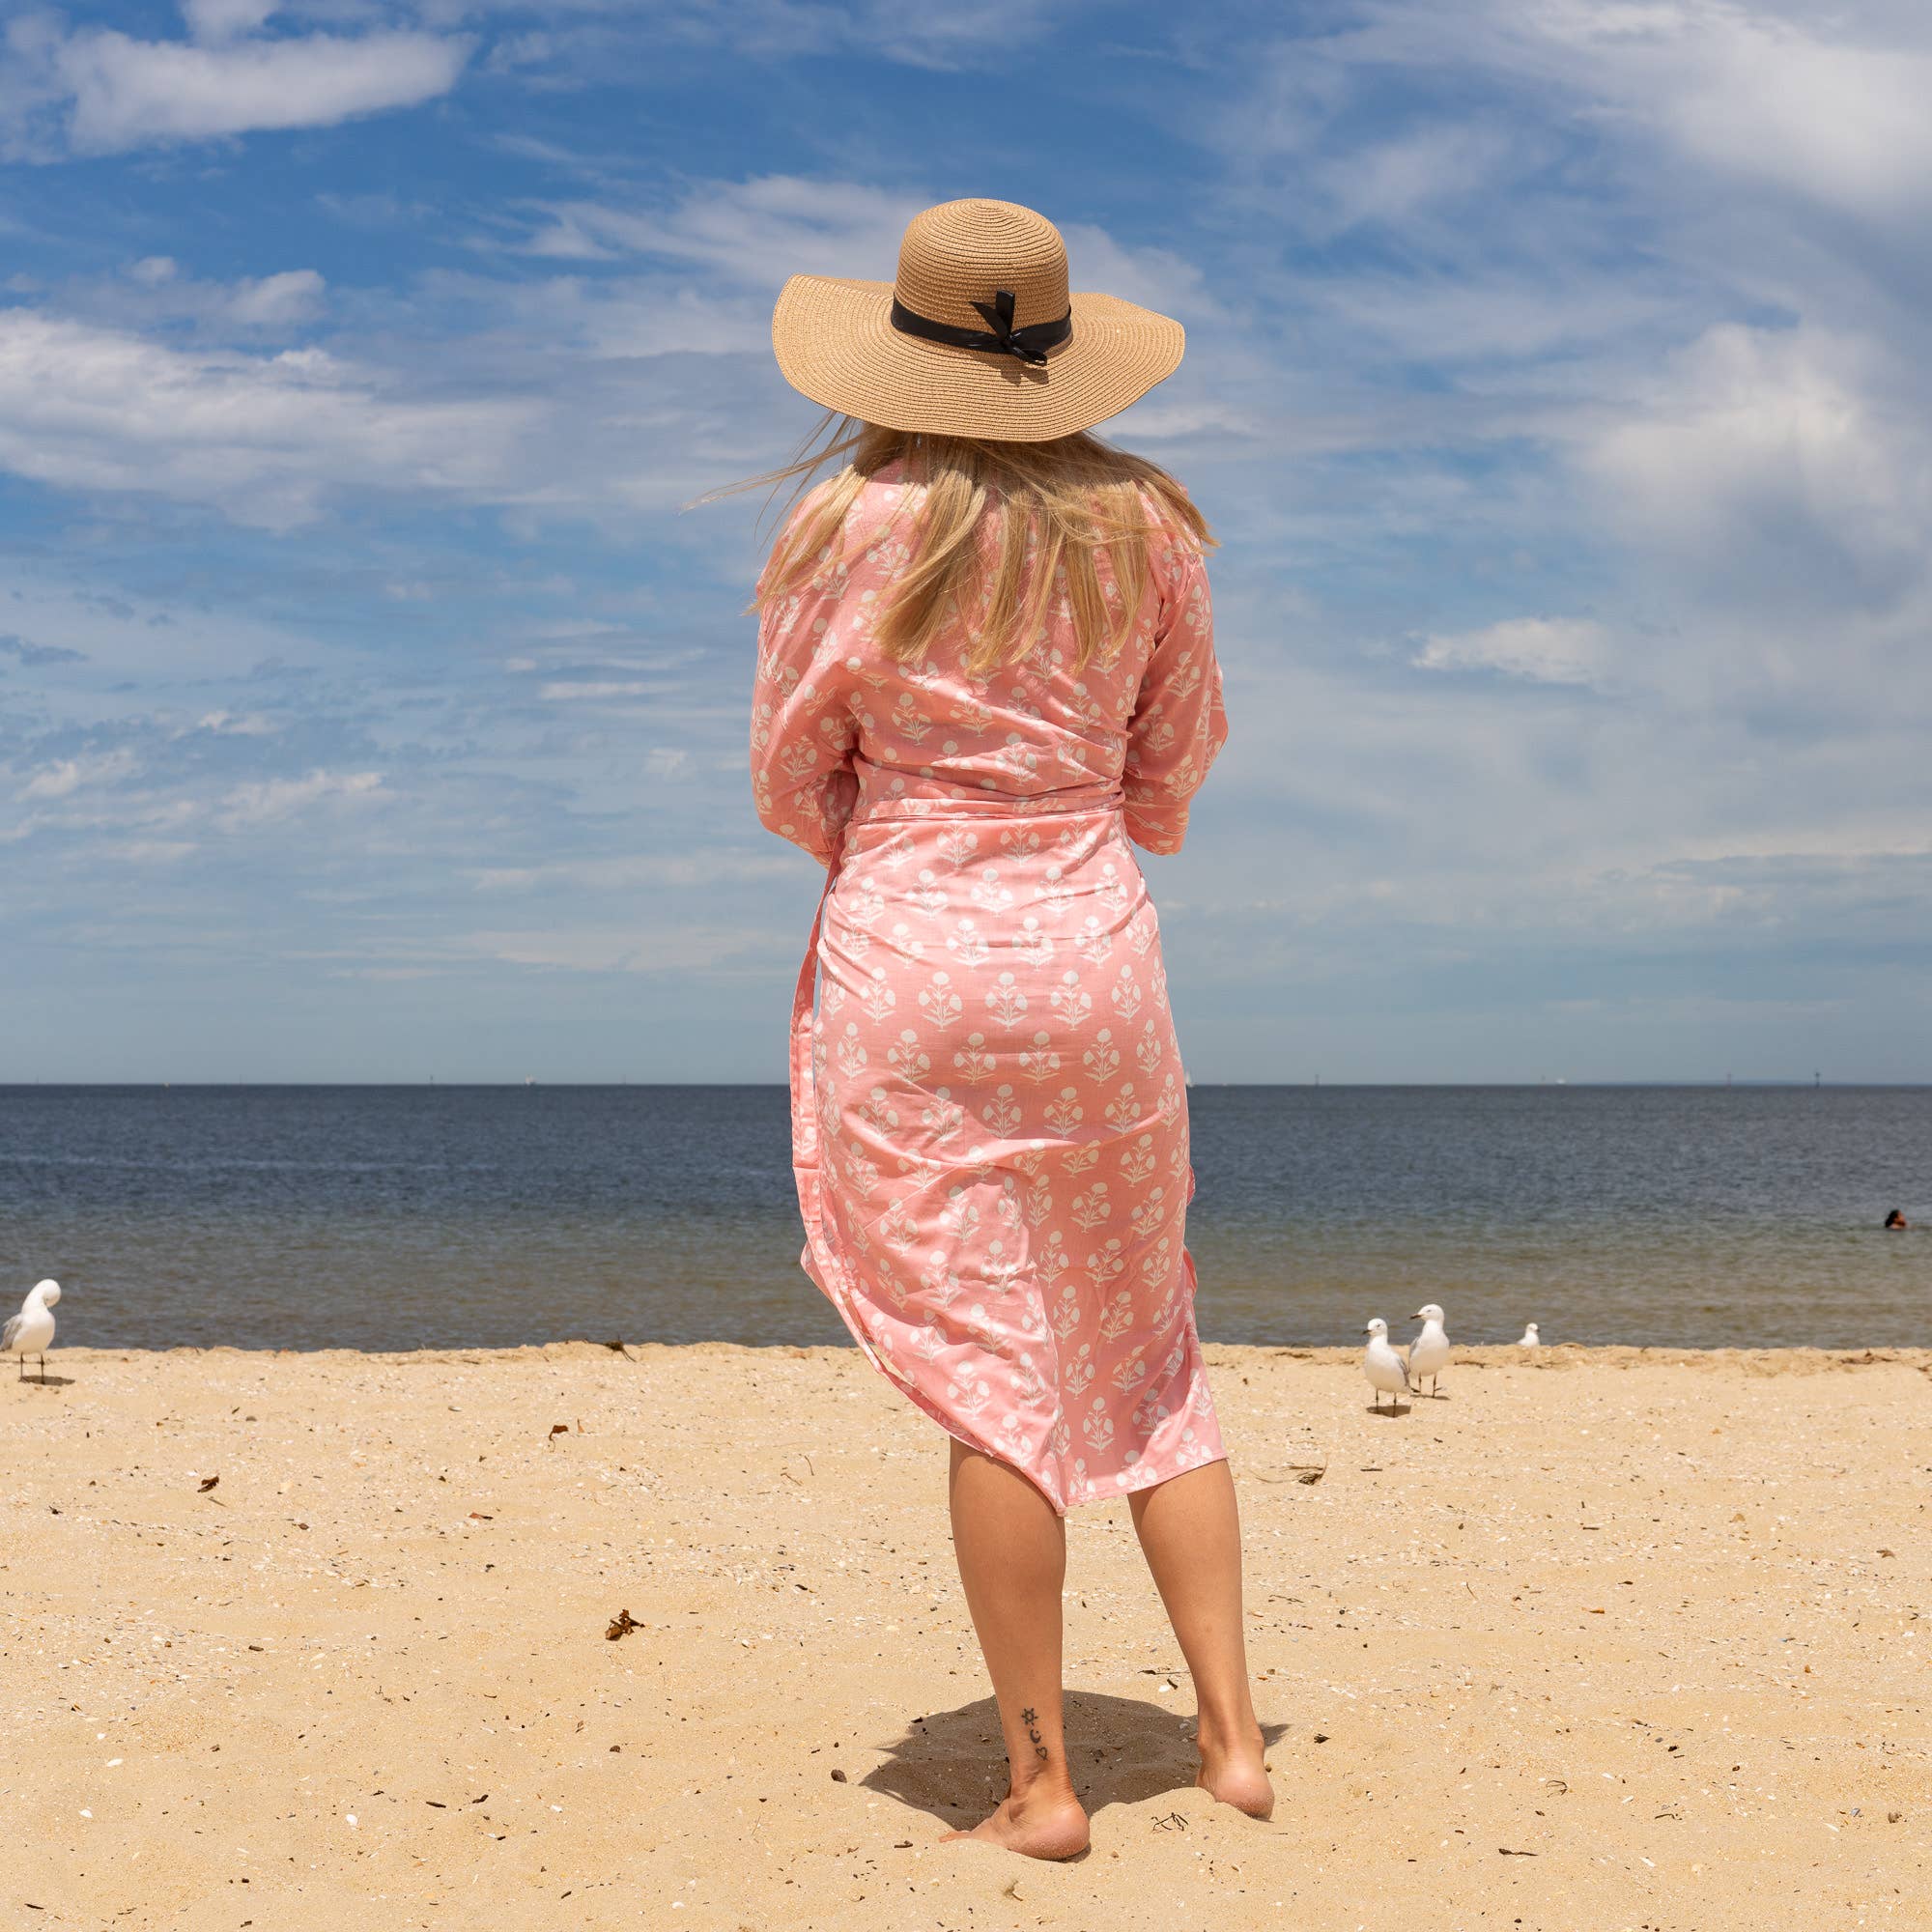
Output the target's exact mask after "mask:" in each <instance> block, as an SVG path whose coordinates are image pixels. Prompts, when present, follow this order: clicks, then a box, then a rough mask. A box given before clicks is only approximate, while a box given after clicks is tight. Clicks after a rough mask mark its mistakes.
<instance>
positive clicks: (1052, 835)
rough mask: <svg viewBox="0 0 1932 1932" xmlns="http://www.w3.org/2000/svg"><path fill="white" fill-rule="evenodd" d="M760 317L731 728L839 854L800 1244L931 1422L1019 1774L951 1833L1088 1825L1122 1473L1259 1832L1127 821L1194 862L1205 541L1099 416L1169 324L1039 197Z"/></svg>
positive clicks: (809, 1023)
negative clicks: (1090, 1565) (1091, 1626)
mask: <svg viewBox="0 0 1932 1932" xmlns="http://www.w3.org/2000/svg"><path fill="white" fill-rule="evenodd" d="M773 339H774V343H775V346H776V348H777V352H778V357H779V363H780V366H781V369H782V370H783V373H784V375H785V378H786V380H787V381H788V382H790V383H791V384H792V385H793V386H794V387H795V388H797V389H800V390H801V391H803V392H804V393H805V394H806V395H807V396H809V397H810V398H811V399H812V400H814V401H816V402H818V403H820V404H822V405H824V406H825V407H826V408H827V409H829V410H830V411H832V412H834V414H833V416H832V417H831V418H830V419H829V420H828V423H827V427H826V430H825V432H824V434H823V436H822V438H821V439H820V440H819V441H818V443H817V446H816V449H815V452H814V451H809V452H808V454H807V455H806V457H805V458H803V459H802V460H801V461H800V462H799V463H797V464H795V465H793V466H792V467H791V468H790V469H786V470H784V471H782V472H781V477H784V478H795V479H797V481H798V487H799V489H800V490H801V491H802V492H806V494H805V495H804V497H803V500H802V501H801V502H800V503H799V505H798V507H797V508H796V510H795V511H794V513H793V514H792V516H791V517H790V519H789V521H788V523H787V525H786V526H785V528H784V530H783V533H782V534H781V536H780V538H779V540H778V543H777V545H776V547H775V548H774V550H773V552H772V555H771V560H770V561H769V563H768V564H767V565H766V567H765V571H764V575H763V577H762V578H761V579H760V581H759V585H758V605H759V611H760V628H759V651H758V671H757V688H756V695H755V698H754V701H753V721H752V768H753V787H754V791H755V795H756V799H757V807H758V812H759V816H760V817H761V818H762V819H763V821H764V822H765V824H766V825H767V826H769V827H770V828H771V829H772V830H773V831H775V832H777V833H780V834H781V835H782V836H783V837H784V838H789V839H791V840H792V841H793V842H794V843H795V844H798V845H801V846H803V847H804V848H805V849H806V850H807V851H808V852H810V853H811V855H812V856H813V857H814V858H816V859H818V860H820V861H821V862H822V863H823V864H824V865H825V866H826V867H827V879H826V892H825V896H824V898H823V900H822V901H821V904H820V910H819V918H818V921H817V922H816V923H815V924H814V926H813V931H812V937H811V941H810V945H809V947H808V950H807V953H806V959H805V965H804V968H803V970H802V971H801V973H800V975H799V981H798V992H797V998H796V1002H795V1005H794V1009H793V1014H792V1068H791V1072H792V1141H793V1159H794V1164H795V1168H796V1172H797V1179H798V1194H799V1206H800V1209H801V1211H802V1212H803V1215H804V1219H805V1228H806V1246H805V1253H804V1255H803V1257H802V1259H803V1261H804V1264H805V1267H806V1268H807V1270H808V1271H809V1272H810V1275H811V1277H812V1279H813V1280H814V1281H816V1282H817V1283H818V1285H819V1286H820V1287H821V1288H822V1289H823V1290H824V1291H825V1293H827V1294H828V1295H829V1296H830V1297H831V1299H832V1301H833V1302H834V1304H835V1305H836V1306H837V1307H838V1312H839V1314H840V1315H841V1316H843V1318H844V1320H845V1321H846V1323H847V1325H848V1326H849V1327H850V1328H851V1330H852V1333H853V1335H854V1336H855V1338H856V1339H857V1341H858V1343H859V1346H860V1348H861V1349H862V1350H865V1352H866V1355H867V1358H868V1359H869V1360H870V1361H871V1362H872V1363H873V1365H874V1366H875V1367H877V1368H879V1369H881V1370H882V1371H883V1372H884V1373H885V1374H886V1375H887V1376H888V1377H889V1378H891V1379H892V1380H893V1381H894V1382H895V1383H896V1384H897V1385H898V1387H899V1388H900V1389H901V1390H902V1391H903V1392H904V1393H905V1394H906V1395H907V1396H908V1397H910V1399H911V1400H912V1401H913V1402H914V1403H916V1404H917V1405H918V1406H920V1407H921V1408H923V1409H924V1410H925V1411H926V1413H928V1414H929V1415H931V1416H932V1417H934V1418H935V1419H936V1420H937V1421H938V1422H939V1423H941V1424H942V1425H943V1426H944V1427H945V1428H946V1430H947V1431H948V1432H949V1433H950V1435H952V1479H951V1499H952V1536H953V1545H954V1548H955V1550H956V1552H957V1555H958V1560H959V1574H960V1580H961V1582H962V1583H963V1585H964V1587H965V1594H966V1602H967V1605H968V1607H969V1608H970V1610H971V1612H972V1616H973V1623H974V1627H975V1629H976V1630H977V1631H978V1633H979V1636H980V1644H981V1647H982V1648H983V1649H984V1651H985V1655H986V1663H987V1667H988V1669H989V1672H990V1674H991V1677H992V1681H993V1690H994V1693H995V1696H996V1697H997V1699H998V1703H999V1710H1000V1721H1001V1725H1002V1728H1003V1730H1004V1732H1005V1736H1006V1744H1007V1754H1008V1757H1009V1762H1010V1767H1011V1791H1010V1794H1009V1797H1008V1798H1007V1799H1006V1800H1005V1802H1004V1803H1003V1804H1001V1805H1000V1806H999V1808H998V1809H997V1810H996V1811H995V1812H994V1813H993V1814H992V1816H991V1817H989V1818H988V1819H986V1820H985V1821H984V1822H983V1823H982V1824H981V1825H980V1826H979V1827H978V1828H977V1830H976V1832H975V1833H973V1835H975V1836H978V1837H983V1838H987V1839H990V1840H992V1841H993V1842H995V1843H998V1844H1001V1845H1005V1846H1007V1847H1009V1849H1011V1850H1014V1851H1020V1852H1026V1853H1030V1854H1032V1855H1034V1856H1036V1857H1042V1858H1067V1857H1071V1856H1073V1855H1074V1854H1076V1853H1078V1852H1079V1851H1081V1850H1082V1849H1084V1848H1085V1846H1086V1844H1087V1816H1086V1813H1085V1811H1084V1810H1083V1808H1082V1806H1081V1804H1080V1801H1079V1797H1078V1795H1077V1794H1076V1792H1075V1790H1074V1786H1073V1781H1072V1777H1071V1775H1070V1772H1069V1770H1068V1766H1067V1761H1066V1749H1065V1740H1064V1737H1063V1733H1062V1703H1061V1588H1062V1585H1063V1582H1064V1580H1065V1562H1066V1544H1065V1524H1064V1521H1063V1516H1064V1513H1065V1510H1066V1508H1067V1506H1068V1505H1069V1504H1072V1503H1080V1502H1093V1501H1098V1500H1100V1499H1102V1498H1104V1497H1108V1496H1122V1495H1124V1496H1125V1497H1127V1499H1128V1501H1129V1504H1130V1506H1131V1509H1132V1512H1133V1520H1134V1527H1135V1529H1136V1530H1137V1531H1138V1533H1139V1536H1140V1540H1141V1547H1142V1548H1143V1549H1144V1550H1145V1551H1146V1554H1147V1558H1148V1563H1149V1565H1150V1567H1151V1570H1152V1572H1153V1576H1154V1580H1155V1582H1156V1583H1157V1585H1158V1586H1159V1589H1160V1594H1161V1600H1162V1602H1163V1603H1164V1604H1165V1605H1166V1607H1167V1611H1168V1615H1169V1616H1170V1618H1171V1619H1172V1621H1173V1624H1174V1630H1175V1634H1176V1636H1177V1637H1178V1638H1179V1642H1180V1647H1181V1650H1182V1652H1183V1654H1184V1655H1185V1657H1186V1659H1187V1663H1188V1668H1189V1670H1190V1671H1191V1672H1192V1674H1193V1680H1194V1688H1195V1692H1196V1695H1197V1698H1198V1700H1199V1709H1200V1727H1199V1747H1200V1752H1201V1773H1200V1782H1201V1783H1202V1784H1203V1785H1204V1786H1206V1787H1207V1789H1208V1790H1209V1791H1210V1792H1212V1793H1213V1794H1214V1795H1215V1796H1216V1797H1217V1798H1220V1799H1223V1800H1225V1801H1226V1802H1228V1803H1230V1804H1236V1805H1238V1806H1239V1807H1240V1808H1241V1809H1242V1810H1244V1811H1247V1812H1250V1813H1252V1814H1253V1815H1254V1816H1256V1817H1262V1818H1265V1817H1266V1816H1268V1815H1269V1813H1270V1811H1271V1810H1272V1808H1273V1804H1274V1794H1273V1791H1272V1790H1271V1788H1270V1786H1269V1784H1268V1778H1267V1773H1266V1771H1265V1769H1264V1765H1263V1761H1262V1736H1261V1731H1260V1727H1259V1725H1258V1724H1257V1722H1256V1719H1255V1713H1254V1706H1253V1703H1252V1701H1251V1698H1250V1694H1249V1688H1248V1676H1247V1661H1246V1655H1245V1651H1244V1646H1243V1640H1242V1623H1241V1553H1240V1527H1239V1521H1238V1518H1237V1515H1236V1503H1235V1488H1234V1483H1233V1480H1232V1478H1231V1476H1230V1474H1229V1469H1228V1463H1227V1461H1226V1457H1225V1452H1224V1450H1223V1448H1222V1444H1221V1435H1220V1431H1219V1428H1218V1426H1217V1424H1216V1422H1215V1417H1214V1407H1213V1404H1212V1402H1211V1400H1210V1398H1209V1396H1208V1380H1207V1374H1206V1370H1205V1367H1204V1365H1203V1362H1202V1358H1201V1347H1200V1341H1199V1338H1198V1336H1197V1334H1196V1331H1195V1323H1194V1285H1195V1284H1194V1264H1193V1262H1192V1260H1191V1258H1190V1257H1189V1255H1188V1253H1187V1249H1186V1246H1185V1243H1184V1230H1185V1222H1186V1210H1187V1202H1188V1199H1189V1197H1190V1196H1191V1195H1192V1193H1193V1191H1194V1176H1193V1170H1192V1168H1191V1166H1190V1164H1189V1159H1188V1140H1187V1096H1186V1091H1185V1075H1184V1074H1183V1072H1182V1069H1181V1063H1180V1055H1179V1049H1178V1047H1177V1045H1176V1041H1175V1036H1174V1028H1173V1022H1172V1019H1171V1017H1170V1014H1169V1011H1168V1002H1167V983H1166V975H1165V972H1164V971H1163V968H1162V964H1161V952H1160V935H1159V929H1158V926H1157V924H1156V923H1155V918H1154V910H1153V906H1152V903H1151V900H1150V899H1149V897H1148V893H1147V887H1146V884H1145V882H1144V881H1143V879H1142V876H1141V872H1140V867H1139V866H1138V864H1137V863H1136V861H1135V859H1134V856H1133V853H1132V851H1131V849H1130V847H1129V845H1128V840H1129V839H1130V838H1131V839H1132V840H1133V841H1134V842H1136V843H1138V844H1140V845H1142V846H1144V847H1145V848H1146V849H1147V850H1149V851H1151V852H1177V851H1179V849H1180V843H1181V838H1182V837H1183V834H1184V832H1185V830H1186V823H1187V808H1188V800H1189V799H1190V798H1191V796H1192V795H1193V793H1194V792H1195V790H1196V789H1197V788H1198V787H1199V785H1200V783H1201V781H1202V780H1203V779H1204V778H1205V777H1206V776H1207V773H1208V766H1209V764H1210V763H1211V762H1212V761H1213V758H1214V755H1215V753H1217V752H1218V751H1219V750H1220V747H1221V743H1222V740H1223V738H1224V737H1225V736H1226V731H1227V724H1226V719H1225V717H1224V715H1223V712H1222V707H1221V680H1220V673H1219V670H1218V668H1216V665H1215V661H1214V651H1213V637H1212V628H1211V620H1210V616H1209V611H1208V580H1207V576H1206V573H1205V570H1204V567H1203V562H1202V553H1203V550H1204V548H1205V547H1206V546H1207V545H1208V543H1209V542H1210V541H1211V539H1210V538H1209V537H1208V531H1207V526H1206V525H1205V524H1204V523H1203V521H1202V518H1201V516H1200V514H1199V512H1198V511H1196V510H1195V508H1194V506H1193V504H1192V503H1191V502H1190V501H1189V500H1188V498H1187V497H1186V495H1185V494H1184V493H1183V492H1182V490H1181V489H1180V487H1179V485H1178V484H1177V483H1176V482H1175V481H1174V480H1173V478H1171V477H1170V476H1168V475H1166V474H1165V473H1164V472H1163V471H1162V470H1160V469H1156V468H1155V467H1154V466H1153V465H1152V464H1151V463H1147V462H1144V461H1142V460H1141V459H1139V458H1137V457H1132V456H1128V455H1126V454H1124V453H1122V451H1119V450H1116V449H1113V448H1110V447H1109V446H1108V445H1107V444H1105V443H1103V442H1100V441H1099V440H1096V439H1094V438H1093V437H1091V436H1089V435H1088V434H1087V433H1086V432H1087V431H1088V430H1089V429H1090V428H1091V427H1092V426H1093V425H1094V424H1095V423H1097V422H1100V421H1102V420H1103V419H1105V418H1106V417H1108V416H1111V415H1114V414H1116V413H1117V412H1119V411H1121V410H1122V409H1124V408H1125V407H1126V406H1127V405H1128V404H1129V403H1131V402H1132V401H1133V400H1134V399H1135V398H1136V397H1138V396H1140V395H1143V394H1144V393H1145V392H1146V391H1147V390H1148V389H1150V388H1151V387H1152V386H1153V385H1154V384H1156V383H1158V382H1160V381H1161V380H1162V379H1163V378H1165V377H1166V376H1168V375H1170V374H1171V373H1172V372H1173V370H1174V368H1175V367H1176V365H1177V364H1178V363H1179V360H1180V355H1181V346H1182V336H1181V330H1180V327H1179V324H1177V323H1174V322H1171V321H1169V320H1168V319H1167V318H1166V317H1164V316H1159V315H1155V314H1153V313H1151V311H1149V310H1147V309H1143V308H1138V307H1136V306H1135V305H1134V304H1132V303H1130V302H1125V301H1121V300H1118V299H1116V298H1113V297H1109V296H1100V295H1072V296H1069V294H1068V287H1067V270H1066V253H1065V245H1064V243H1063V242H1062V240H1061V237H1060V234H1059V231H1058V230H1057V229H1055V228H1054V227H1053V225H1052V224H1051V223H1050V222H1048V221H1047V220H1045V219H1044V218H1043V217H1042V216H1040V215H1037V214H1036V213H1033V212H1032V211H1031V210H1029V209H1024V208H1018V207H1015V206H1013V205H1012V204H1010V203H1008V202H999V201H960V202H951V203H948V204H946V205H945V206H943V207H940V208H934V209H929V210H927V211H926V213H923V214H922V215H920V216H918V217H917V218H916V219H915V220H914V221H913V222H912V224H911V226H910V227H909V228H908V229H907V230H906V234H905V239H904V242H903V244H902V246H901V250H900V254H899V266H898V277H897V281H896V282H895V283H890V284H889V283H874V282H853V281H842V280H834V279H831V278H827V277H823V276H810V275H797V276H794V277H793V278H792V280H791V281H790V282H789V283H787V284H786V286H785V289H784V292H783V294H782V295H781V297H780V298H779V304H778V310H777V314H776V316H775V318H774V322H773ZM840 459H842V464H841V467H839V468H838V469H837V471H836V473H834V474H832V475H830V476H829V477H823V478H819V479H818V480H817V481H816V482H815V483H814V481H813V479H814V478H815V477H817V476H818V472H819V471H820V470H821V469H823V468H824V467H826V466H828V465H830V464H832V463H834V462H837V461H838V460H840ZM814 985H815V987H816V995H817V996H816V1000H815V1002H814V998H813V993H814Z"/></svg>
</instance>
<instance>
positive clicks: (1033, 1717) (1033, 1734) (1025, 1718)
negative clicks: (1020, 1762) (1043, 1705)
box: [1020, 1704, 1046, 1764]
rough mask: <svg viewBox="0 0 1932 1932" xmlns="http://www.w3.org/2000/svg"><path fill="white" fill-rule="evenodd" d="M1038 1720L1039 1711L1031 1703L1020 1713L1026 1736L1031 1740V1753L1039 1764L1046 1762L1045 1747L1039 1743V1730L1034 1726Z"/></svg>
mask: <svg viewBox="0 0 1932 1932" xmlns="http://www.w3.org/2000/svg"><path fill="white" fill-rule="evenodd" d="M1038 1720H1039V1713H1038V1712H1037V1711H1036V1710H1035V1709H1034V1708H1033V1706H1032V1705H1031V1704H1029V1705H1028V1706H1027V1708H1026V1709H1025V1710H1024V1711H1022V1712H1021V1713H1020V1722H1021V1723H1023V1724H1024V1725H1025V1726H1026V1727H1027V1736H1028V1737H1030V1738H1031V1739H1032V1740H1033V1754H1034V1756H1035V1757H1037V1758H1038V1759H1039V1761H1040V1763H1041V1764H1044V1763H1045V1762H1046V1747H1045V1746H1044V1745H1043V1744H1041V1743H1040V1741H1039V1732H1038V1730H1037V1728H1036V1726H1037V1723H1038Z"/></svg>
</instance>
